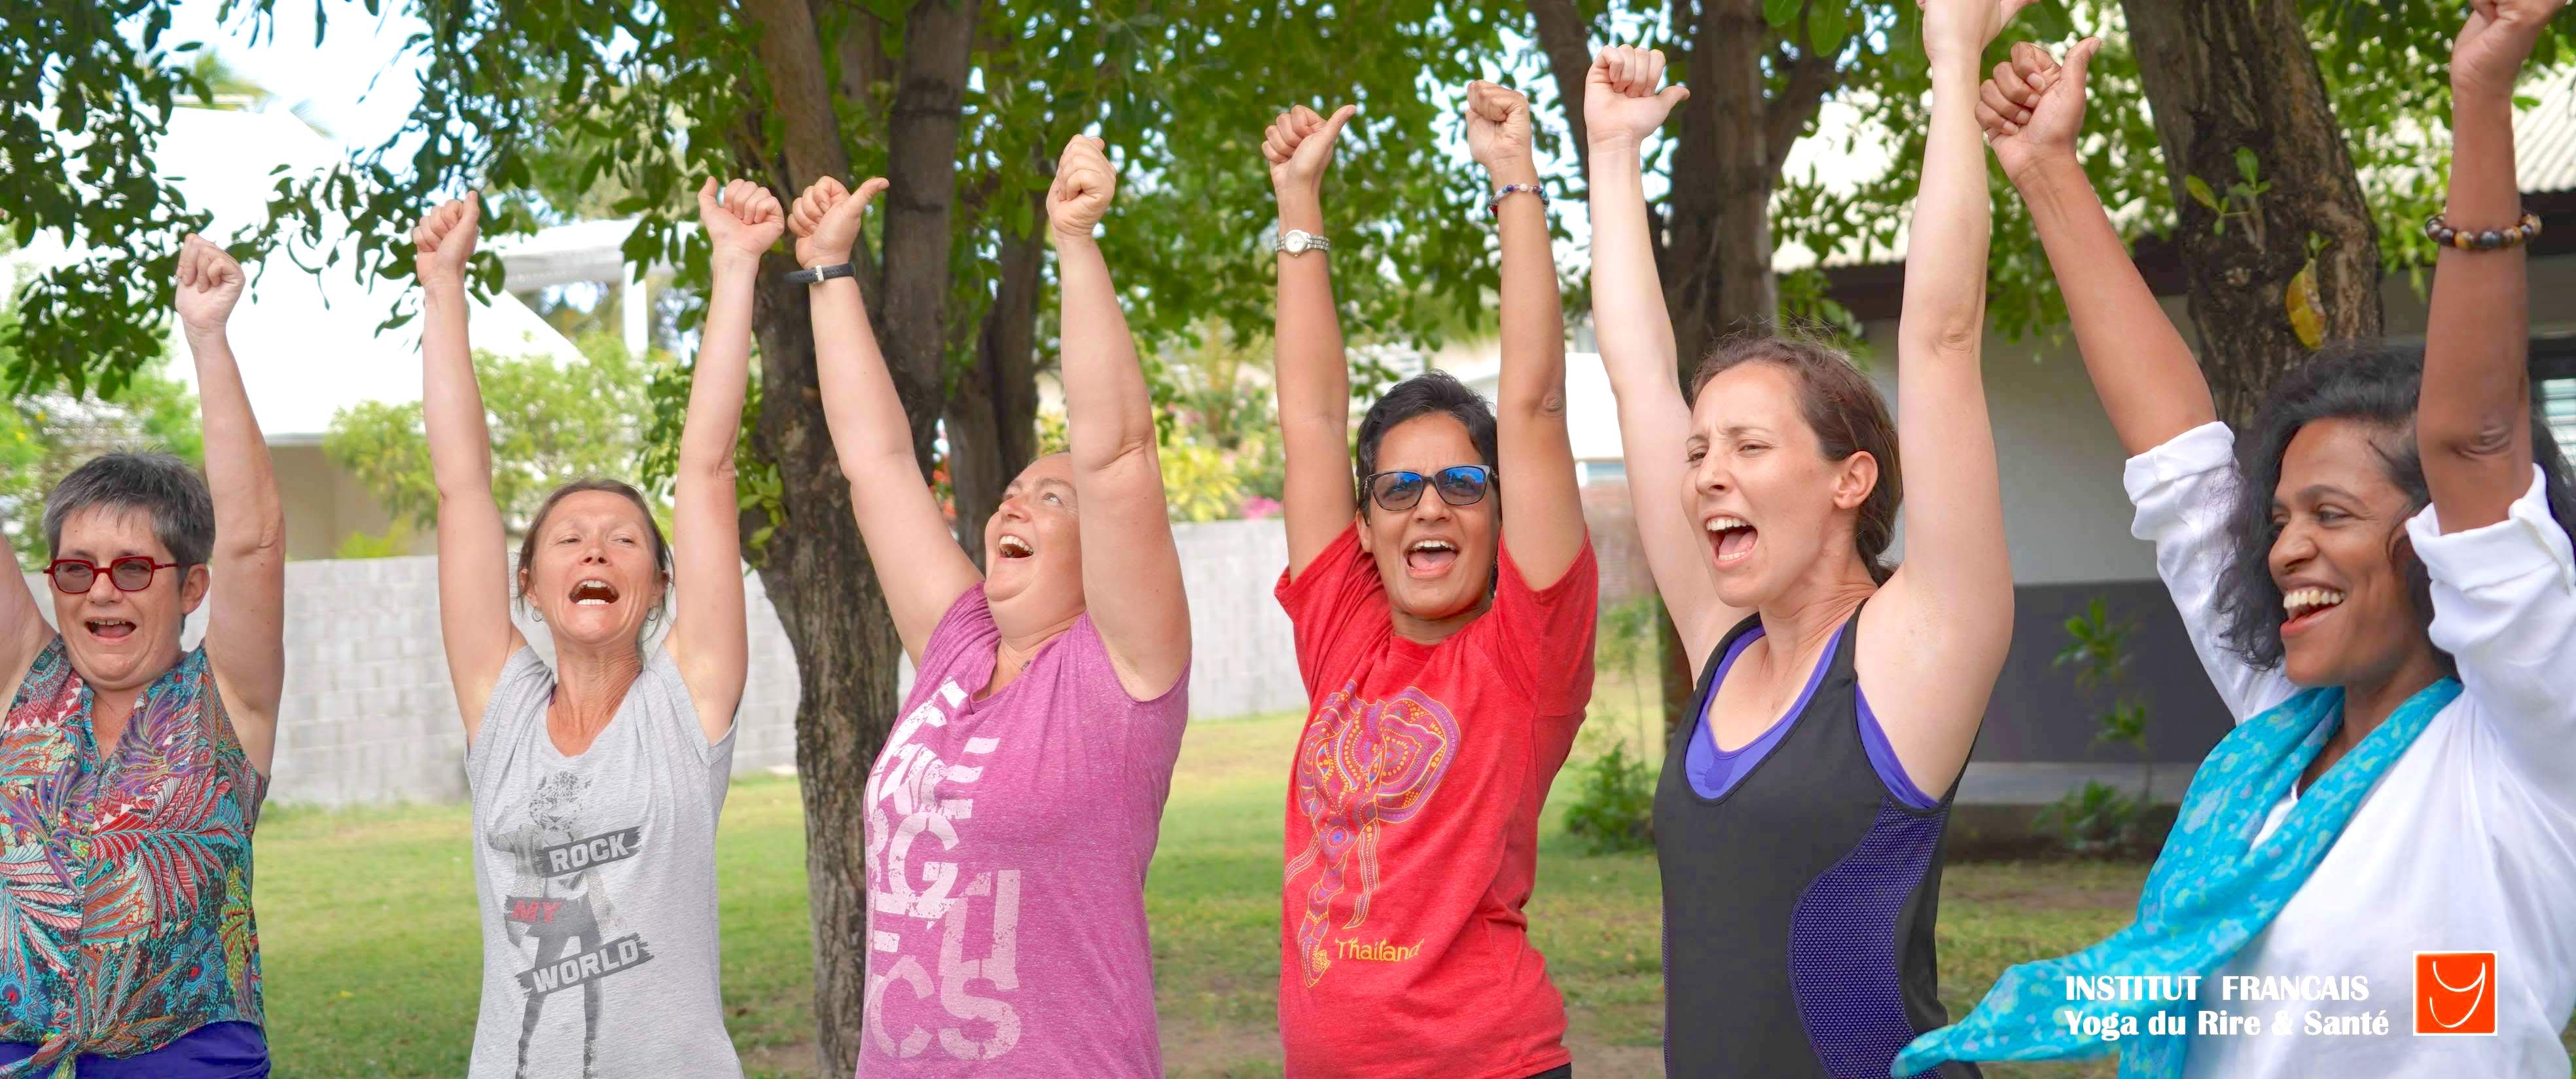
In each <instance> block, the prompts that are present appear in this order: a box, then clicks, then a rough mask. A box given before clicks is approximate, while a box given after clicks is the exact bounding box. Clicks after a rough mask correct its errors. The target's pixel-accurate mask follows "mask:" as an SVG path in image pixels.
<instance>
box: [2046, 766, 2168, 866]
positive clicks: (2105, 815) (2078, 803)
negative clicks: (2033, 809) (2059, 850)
mask: <svg viewBox="0 0 2576 1079" xmlns="http://www.w3.org/2000/svg"><path fill="white" fill-rule="evenodd" d="M2144 811H2145V810H2144V807H2143V806H2142V805H2140V804H2139V803H2138V802H2136V801H2134V800H2132V799H2130V798H2129V797H2127V796H2126V795H2123V794H2121V793H2120V791H2119V788H2116V787H2113V786H2111V785H2110V784H2107V783H2104V782H2102V781H2100V780H2086V781H2085V782H2084V786H2083V787H2081V788H2078V789H2076V790H2071V791H2068V792H2066V797H2064V798H2060V799H2058V800H2057V803H2056V804H2054V805H2051V806H2049V807H2047V808H2045V809H2042V810H2040V811H2039V818H2038V822H2037V823H2038V824H2039V826H2040V827H2041V828H2044V829H2047V830H2049V831H2052V832H2055V833H2057V838H2058V839H2059V840H2060V841H2062V842H2064V843H2065V844H2066V847H2067V849H2068V850H2072V851H2074V852H2075V853H2077V854H2106V853H2109V852H2111V851H2113V850H2117V849H2119V848H2122V847H2125V846H2128V845H2129V844H2130V843H2131V842H2132V841H2133V840H2135V839H2136V838H2137V835H2138V825H2139V818H2140V817H2142V816H2143V815H2144Z"/></svg>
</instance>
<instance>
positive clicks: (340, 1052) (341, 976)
mask: <svg viewBox="0 0 2576 1079" xmlns="http://www.w3.org/2000/svg"><path fill="white" fill-rule="evenodd" d="M1628 697H1629V695H1628V694H1626V693H1625V692H1620V693H1615V694H1613V693H1606V692H1605V693H1604V694H1603V695H1602V696H1601V697H1599V698H1597V700H1598V701H1599V702H1600V703H1602V704H1605V705H1612V704H1616V705H1628V704H1630V700H1629V699H1628ZM1626 711H1627V709H1625V708H1616V707H1613V708H1605V709H1603V710H1601V711H1600V713H1598V714H1596V716H1595V718H1594V720H1593V722H1592V723H1591V724H1590V725H1589V728H1588V730H1587V734H1586V737H1585V743H1584V745H1583V747H1582V748H1580V749H1579V750H1578V753H1580V754H1585V755H1588V754H1590V753H1595V752H1600V751H1603V750H1605V749H1606V748H1607V745H1608V740H1609V739H1610V738H1611V737H1612V736H1614V734H1616V733H1619V732H1622V731H1626V732H1633V731H1635V730H1636V729H1637V726H1638V725H1637V723H1636V722H1635V717H1631V716H1627V715H1625V714H1624V713H1625V712H1626ZM1297 731H1298V717H1295V716H1272V717H1263V718H1258V719H1247V720H1232V721H1225V722H1213V723H1198V724H1193V725H1192V726H1191V727H1190V730H1189V734H1188V736H1187V738H1186V740H1185V742H1184V744H1183V747H1182V750H1181V763H1180V768H1179V772H1178V775H1177V778H1176V780H1175V782H1174V783H1173V787H1172V797H1171V802H1170V804H1169V806H1168V808H1167V809H1166V810H1165V811H1164V815H1163V833H1162V845H1161V848H1160V850H1159V851H1158V853H1157V857H1156V858H1155V861H1154V867H1153V872H1152V876H1151V879H1150V882H1149V884H1148V886H1147V891H1146V907H1147V913H1148V914H1149V915H1150V917H1151V918H1152V921H1153V927H1154V959H1155V969H1156V974H1157V979H1158V985H1157V997H1158V1004H1159V1007H1160V1011H1161V1013H1162V1029H1163V1045H1164V1052H1165V1056H1166V1059H1167V1062H1168V1064H1169V1068H1170V1071H1171V1073H1172V1074H1173V1075H1177V1076H1193V1077H1218V1076H1226V1077H1249V1076H1276V1075H1278V1074H1279V1070H1280V1066H1279V1049H1278V1042H1277V1035H1276V1031H1275V1026H1274V1023H1273V1011H1272V1009H1273V1007H1274V1001H1275V999H1276V996H1275V995H1276V992H1277V988H1276V987H1277V979H1278V917H1279V872H1280V856H1281V843H1282V840H1281V814H1282V812H1283V811H1284V807H1285V792H1284V788H1285V784H1286V780H1287V771H1288V760H1289V756H1290V754H1291V752H1292V749H1293V747H1294V745H1295V742H1296V737H1297ZM1629 737H1631V738H1632V739H1633V738H1634V737H1635V736H1634V734H1633V733H1631V734H1630V735H1629ZM1576 778H1577V777H1576V772H1575V769H1574V767H1569V768H1568V770H1567V772H1566V773H1565V775H1564V776H1563V777H1561V778H1560V779H1559V781H1558V783H1557V785H1556V794H1557V797H1556V798H1555V799H1553V800H1552V801H1551V804H1550V808H1549V814H1548V818H1547V822H1546V824H1545V825H1544V832H1543V836H1544V838H1543V839H1542V841H1541V844H1540V867H1539V883H1538V893H1537V897H1536V898H1535V899H1534V900H1533V901H1532V902H1531V908H1532V909H1531V911H1530V923H1531V926H1532V934H1533V936H1534V937H1535V939H1536V942H1537V944H1538V947H1539V948H1540V950H1541V951H1543V952H1544V953H1545V954H1546V956H1547V960H1548V969H1549V971H1550V972H1551V974H1552V975H1553V976H1554V978H1555V980H1556V984H1557V986H1558V987H1559V988H1560V989H1561V990H1563V991H1564V993H1565V996H1566V1000H1567V1003H1568V1005H1569V1007H1570V1010H1571V1027H1572V1029H1571V1032H1570V1035H1569V1039H1570V1041H1571V1043H1572V1046H1573V1048H1574V1052H1575V1060H1576V1061H1577V1067H1578V1068H1579V1069H1580V1074H1581V1075H1583V1076H1584V1077H1585V1079H1614V1077H1644V1076H1654V1075H1657V1074H1659V1072H1660V1064H1661V1058H1660V1054H1659V1052H1658V1049H1657V1038H1658V1032H1659V1030H1660V1028H1661V1024H1662V1015H1661V1004H1660V985H1659V982H1660V979H1659V977H1658V973H1657V963H1658V944H1657V942H1658V931H1659V930H1658V927H1659V924H1660V922H1659V915H1658V912H1657V907H1656V881H1655V867H1654V861H1653V859H1652V857H1651V856H1649V855H1645V854H1628V855H1615V856H1608V857H1593V856H1588V855H1586V854H1584V853H1583V852H1582V850H1581V849H1580V848H1579V847H1578V846H1577V845H1575V844H1573V843H1571V842H1569V841H1568V840H1567V839H1566V837H1565V836H1564V834H1563V828H1562V824H1561V823H1560V822H1561V819H1562V815H1563V810H1564V806H1563V803H1564V802H1565V801H1566V800H1567V799H1568V797H1570V795H1571V793H1572V791H1573V790H1574V789H1575V788H1576V785H1577V784H1576V782H1575V780H1576ZM467 823H468V822H467V816H466V811H465V809H464V808H463V807H425V808H407V809H400V810H370V811H355V812H319V811H311V810H296V809H281V810H279V811H276V812H273V813H272V814H270V815H269V817H268V818H267V819H266V820H264V821H262V822H261V825H260V833H259V865H258V889H259V892H258V897H257V899H258V909H259V916H260V928H261V930H262V932H261V939H262V944H263V952H264V955H263V962H264V964H265V974H266V976H267V1001H268V1014H269V1020H270V1028H269V1036H270V1038H271V1041H272V1044H273V1046H274V1050H275V1054H276V1057H277V1059H278V1060H279V1062H280V1074H282V1075H292V1076H297V1077H308V1076H309V1077H317V1079H340V1077H358V1076H369V1077H373V1076H399V1077H413V1076H421V1077H454V1076H459V1075H462V1074H463V1073H464V1070H465V1058H466V1055H467V1051H468V1048H469V1043H470V1042H471V1041H472V1038H473V1030H474V1011H475V996H476V992H477V986H478V981H479V966H480V963H481V950H480V946H479V944H478V929H477V926H476V920H475V907H474V877H473V868H472V866H471V865H469V864H468V863H467V862H466V860H465V854H466V851H467V843H468V839H469V836H468V830H467ZM717 851H718V857H719V861H720V866H721V871H722V873H723V878H724V884H723V903H724V914H723V916H724V934H725V940H724V989H725V1004H726V1010H727V1016H726V1022H727V1024H728V1025H729V1026H730V1028H731V1030H732V1033H733V1038H734V1043H735V1044H736V1045H737V1046H739V1047H741V1049H742V1050H743V1053H744V1059H745V1062H746V1064H747V1065H749V1067H750V1069H751V1071H752V1074H753V1075H754V1076H755V1077H771V1079H781V1077H787V1076H796V1077H799V1079H810V1077H811V1075H812V1073H811V1071H810V1068H811V1061H812V1049H811V1043H810V1042H809V1041H808V1040H807V1039H808V1038H809V1037H810V1034H809V1028H810V1027H811V1025H812V1020H813V1012H812V1007H811V990H810V988H809V986H810V978H811V971H812V960H811V957H810V955H809V952H808V948H809V946H810V945H809V941H810V939H811V938H810V930H809V927H808V925H807V920H806V918H807V912H806V904H805V871H804V857H805V842H804V834H803V831H802V825H801V822H800V812H799V807H798V803H797V797H796V786H795V784H794V782H792V781H789V780H781V779H751V780H739V781H736V782H735V784H734V786H733V792H732V795H731V797H730V799H729V800H728V802H727V803H726V806H725V815H724V829H723V834H722V836H721V838H720V840H719V842H718V844H717ZM2144 878H2145V868H2144V867H2143V866H2136V865H2110V864H2089V863H2060V864H2048V865H2019V864H1965V863H1954V864H1953V865H1951V866H1950V868H1949V870H1948V873H1947V875H1946V877H1945V883H1944V886H1943V892H1942V897H1941V924H1940V941H1941V974H1942V984H1943V987H1944V992H1943V994H1942V995H1943V997H1944V998H1945V1000H1946V1002H1947V1003H1948V1004H1949V1006H1950V1008H1951V1010H1952V1014H1954V1015H1955V1014H1959V1013H1961V1012H1964V1011H1965V1010H1966V1008H1967V1007H1968V1006H1969V1005H1970V1004H1972V1003H1973V1002H1974V1001H1975V999H1976V997H1977V996H1978V995H1979V994H1981V993H1982V992H1983V990H1984V989H1985V987H1986V986H1987V985H1989V984H1991V983H1992V982H1993V980H1994V978H1995V976H1996V975H1997V974H1998V973H1999V972H2001V971H2002V970H2003V968H2004V967H2005V966H2006V965H2008V964H2009V963H2012V962H2015V961H2020V960H2025V959H2031V958H2036V957H2040V956H2047V955H2057V954H2062V953H2064V952H2067V951H2070V950H2073V949H2075V948H2077V947H2081V946H2083V945H2085V944H2089V943H2091V942H2093V941H2095V940H2098V939H2100V938H2101V937H2103V936H2105V935H2107V934H2108V933H2110V932H2111V931H2112V930H2114V929H2116V928H2118V927H2119V926H2120V925H2122V924H2123V923H2124V922H2126V921H2127V918H2128V914H2129V912H2130V910H2131V909H2132V903H2133V902H2134V899H2135V896H2136V893H2137V888H2138V885H2139V882H2140V881H2142V880H2143V879H2144ZM1987 1074H1988V1075H1992V1076H1998V1077H2034V1076H2079V1075H2081V1076H2110V1075H2112V1074H2113V1069H2112V1067H2111V1065H2110V1063H2109V1062H2108V1061H2102V1062H2097V1063H2094V1064H2091V1065H2086V1066H2066V1065H2058V1066H2039V1067H1999V1068H1991V1069H1988V1071H1987Z"/></svg>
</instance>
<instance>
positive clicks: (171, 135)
mask: <svg viewBox="0 0 2576 1079" xmlns="http://www.w3.org/2000/svg"><path fill="white" fill-rule="evenodd" d="M340 159H341V150H340V147H339V146H338V145H337V144H336V143H333V142H332V141H331V140H329V139H327V138H325V137H324V136H323V135H322V134H321V133H319V132H317V131H315V130H313V129H312V128H311V127H308V126H306V125H305V124H304V122H303V121H301V120H299V119H297V118H296V117H295V116H294V115H293V114H291V113H288V112H286V111H283V110H276V111H267V112H253V111H246V110H234V109H205V108H182V109H175V110H173V111H172V113H171V117H170V128H169V132H168V133H167V134H166V135H164V136H163V137H162V139H161V141H160V144H159V145H158V146H157V147H156V148H155V150H154V154H153V160H154V165H155V167H156V168H157V169H158V170H159V172H160V173H161V175H162V176H163V177H164V178H165V179H166V180H167V181H168V182H169V183H170V184H171V185H172V186H174V187H176V188H177V189H178V190H179V192H180V194H181V196H182V197H183V198H184V199H185V200H186V202H187V205H188V207H189V208H190V209H192V210H203V211H206V212H208V213H210V214H212V215H213V217H214V220H213V222H212V224H211V226H210V227H209V228H208V229H207V230H206V235H207V236H208V238H210V239H215V240H218V241H220V240H222V239H223V238H224V237H227V236H230V235H233V234H235V233H238V232H240V231H243V230H246V229H249V228H253V227H256V226H258V225H260V224H262V223H264V222H265V221H266V220H267V218H268V200H269V196H270V194H271V192H272V191H273V190H274V189H275V187H276V185H277V184H278V183H279V182H280V181H281V180H284V179H287V178H290V177H297V176H306V175H314V174H318V173H321V172H323V171H326V170H328V169H329V168H330V167H331V166H333V165H334V164H336V163H338V162H339V160H340ZM280 170H283V171H280ZM344 236H345V231H343V230H341V229H336V228H335V229H333V230H332V231H331V232H329V233H328V234H326V237H325V243H326V244H340V243H341V241H342V238H343V237H344ZM619 238H620V239H622V233H621V234H620V237H619ZM611 250H612V251H613V250H614V241H612V242H611ZM302 254H303V261H304V263H305V264H306V265H314V264H318V263H320V262H321V261H322V259H321V258H319V257H317V253H316V252H314V251H311V250H306V251H303V252H302ZM87 255H88V251H87V250H67V249H65V248H64V247H63V246H62V244H61V243H60V241H59V240H58V239H55V238H53V237H52V235H51V234H43V235H40V236H39V237H38V239H37V240H36V241H35V242H33V243H31V244H29V245H28V246H27V247H26V248H24V249H22V250H20V251H18V252H16V253H14V254H13V255H12V256H11V260H10V261H11V262H12V263H13V264H14V268H15V269H16V271H17V272H18V273H19V274H21V275H26V274H30V273H33V272H40V271H41V269H42V268H43V267H46V266H50V265H55V264H59V263H61V262H65V261H71V260H77V259H81V258H85V257H87ZM268 262H269V264H268V265H266V266H258V265H253V266H249V267H245V269H247V270H248V271H249V272H250V274H251V280H250V283H249V286H248V288H247V289H246V290H245V292H244V295H243V298H242V302H241V306H240V307H238V308H236V309H235V310H234V312H233V317H232V322H231V325H230V327H229V330H230V336H231V340H232V344H233V351H234V354H235V356H236V357H237V358H238V360H239V362H240V364H241V372H242V382H243V385H244V386H245V387H246V388H247V389H248V391H249V393H250V400H251V407H252V409H253V410H254V411H255V412H257V413H258V415H259V420H260V428H261V430H262V431H263V432H264V433H265V434H266V435H267V436H268V441H269V449H270V453H271V455H272V456H273V458H274V459H275V462H276V468H277V472H278V483H279V487H280V489H281V490H282V491H284V492H285V495H286V499H287V507H286V520H287V532H288V536H287V551H288V554H289V555H290V556H291V557H294V558H323V557H328V556H329V555H330V554H331V553H332V551H333V550H334V549H336V548H337V547H338V546H339V545H340V543H341V541H342V540H344V539H346V538H347V537H349V536H350V535H352V534H355V533H361V532H363V533H370V534H378V533H382V532H383V531H384V530H385V528H386V526H387V524H388V523H389V519H388V517H387V515H386V513H385V511H384V508H383V507H382V506H380V505H378V504H377V502H376V500H375V499H374V497H373V496H371V495H369V494H368V493H367V491H366V490H365V489H364V488H363V487H362V486H360V485H359V484H358V483H357V482H356V481H355V480H353V479H352V478H350V477H349V476H348V474H346V473H345V472H343V471H341V470H340V469H338V468H335V467H333V466H332V465H331V464H330V462H329V461H328V460H327V459H325V457H324V456H323V453H322V435H323V433H324V432H325V431H327V430H329V429H330V426H331V417H332V416H333V415H334V414H335V413H337V412H338V411H339V410H341V409H343V408H346V407H348V406H350V405H353V404H357V403H359V402H362V401H385V402H392V403H398V404H399V403H407V402H411V401H417V400H419V399H420V325H419V323H418V322H417V321H414V322H411V323H409V324H406V325H404V326H401V327H399V328H396V329H393V330H383V329H380V327H381V326H382V325H383V324H384V322H385V320H386V319H387V318H388V317H389V316H391V315H393V314H394V313H395V311H396V310H397V309H399V308H401V307H403V306H405V305H409V306H411V307H414V308H416V307H417V306H418V304H417V302H416V301H415V300H413V299H412V298H411V297H410V295H409V292H410V289H409V282H407V281H393V280H386V279H383V278H369V277H364V276H362V275H361V274H360V273H359V271H358V268H357V266H356V263H355V260H354V259H352V258H351V257H349V255H348V252H347V250H346V249H345V248H344V250H343V256H342V258H341V259H340V260H339V261H338V262H336V263H334V264H332V265H329V266H326V267H324V268H323V269H322V270H321V271H320V272H319V273H318V274H316V273H308V272H306V271H305V270H303V269H302V268H300V267H298V266H297V265H295V264H294V262H292V261H290V260H289V258H288V257H287V255H286V254H285V253H283V252H281V253H277V254H273V255H271V256H270V258H269V260H268ZM23 279H24V278H23V276H22V277H21V278H20V280H23ZM636 306H637V308H638V309H639V310H640V309H641V306H642V305H636ZM471 320H472V331H471V334H472V341H473V344H474V347H475V348H477V349H482V350H489V351H492V352H495V353H500V354H503V355H529V354H534V355H542V356H548V357H552V358H554V359H556V360H558V361H570V362H580V353H579V352H577V351H575V350H574V348H573V347H572V343H571V342H569V341H567V340H565V339H564V337H563V335H562V334H559V333H557V332H555V330H554V328H553V327H552V326H549V325H548V324H547V323H546V322H545V320H543V319H541V318H539V317H538V316H537V314H536V313H535V312H534V311H532V310H530V309H529V308H528V306H527V305H526V304H525V303H522V302H520V301H519V299H518V298H517V297H515V296H513V295H510V294H507V293H504V294H501V295H498V296H495V297H493V298H492V299H491V301H490V302H488V303H482V302H478V303H476V304H475V307H474V310H473V312H472V315H471ZM176 332H177V330H176V326H175V324H174V325H173V327H172V334H173V336H172V339H171V350H170V355H171V357H172V360H171V364H170V367H171V373H172V374H173V375H175V376H177V377H178V378H180V379H182V380H184V381H186V382H188V383H189V384H190V385H191V386H193V385H194V384H195V382H196V370H195V368H194V366H193V365H191V364H190V363H188V362H187V350H186V348H185V347H184V346H183V345H181V344H179V342H178V339H177V337H176Z"/></svg>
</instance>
